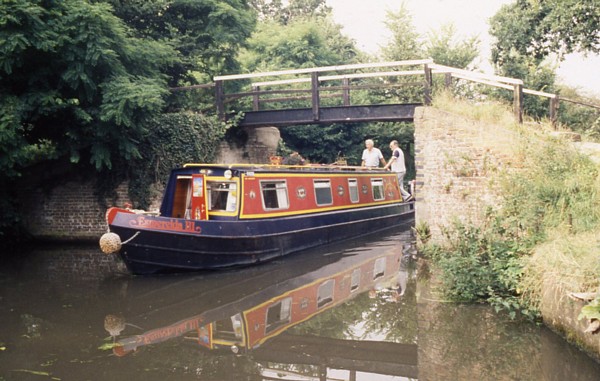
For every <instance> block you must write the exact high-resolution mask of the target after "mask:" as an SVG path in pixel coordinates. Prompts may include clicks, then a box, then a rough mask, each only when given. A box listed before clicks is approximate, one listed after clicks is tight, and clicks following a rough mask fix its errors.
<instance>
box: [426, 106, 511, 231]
mask: <svg viewBox="0 0 600 381" xmlns="http://www.w3.org/2000/svg"><path fill="white" fill-rule="evenodd" d="M515 144H516V137H515V133H514V132H513V131H510V130H508V129H503V128H502V127H499V126H495V125H490V124H485V123H482V122H476V121H473V120H469V119H467V118H465V117H462V116H460V115H455V114H452V113H449V112H446V111H442V110H438V109H435V108H432V107H419V108H417V109H416V111H415V165H416V186H415V190H416V200H417V203H416V206H415V210H416V221H417V224H419V223H421V222H424V223H427V225H429V227H430V229H431V233H432V240H433V241H434V242H438V243H441V242H442V241H443V238H444V237H443V229H444V227H449V226H451V225H452V223H453V221H454V220H459V221H461V222H465V223H468V222H472V223H474V224H479V223H481V222H482V221H483V217H484V215H485V210H486V208H487V207H497V206H498V205H499V202H500V199H499V193H498V192H499V191H498V188H499V187H498V181H499V178H500V173H501V170H503V169H510V168H511V167H512V166H514V165H515V157H514V156H513V153H512V152H513V149H512V148H513V147H514V146H515Z"/></svg>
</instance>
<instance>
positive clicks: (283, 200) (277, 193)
mask: <svg viewBox="0 0 600 381" xmlns="http://www.w3.org/2000/svg"><path fill="white" fill-rule="evenodd" d="M260 186H261V190H262V197H263V207H264V209H265V210H272V209H287V208H288V207H289V206H290V203H289V201H288V190H287V184H286V182H285V181H284V180H279V181H261V183H260Z"/></svg>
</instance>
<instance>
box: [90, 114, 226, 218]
mask: <svg viewBox="0 0 600 381" xmlns="http://www.w3.org/2000/svg"><path fill="white" fill-rule="evenodd" d="M229 127H230V125H229V124H226V123H223V122H221V121H220V120H218V119H217V117H215V116H204V115H202V114H198V113H192V112H180V113H170V114H162V115H159V116H157V117H155V118H153V119H151V120H150V121H149V122H148V124H147V125H146V128H145V131H146V132H145V134H144V136H143V137H142V139H141V140H140V142H139V148H140V152H141V157H140V158H139V159H136V160H134V161H133V162H130V163H127V164H125V165H124V166H123V170H119V169H118V168H116V169H115V170H113V171H105V172H103V173H102V174H101V176H100V179H99V182H98V189H99V196H100V197H99V199H100V200H104V199H106V198H110V196H111V192H112V191H114V189H115V187H116V186H117V185H118V184H119V183H120V182H122V181H123V180H125V179H128V180H129V196H130V198H131V200H132V201H133V202H134V206H135V207H137V208H142V209H145V208H148V207H149V205H150V202H151V200H152V198H153V196H157V194H155V193H156V192H157V191H161V189H156V188H155V186H156V185H159V186H160V185H161V184H162V185H164V184H165V181H166V180H167V178H168V175H169V172H170V171H171V169H173V168H175V167H179V166H181V165H183V164H185V163H192V162H196V163H197V162H202V163H208V162H212V161H213V160H214V156H215V154H216V152H217V148H218V146H219V142H220V140H221V138H222V137H223V136H224V135H225V131H226V130H227V129H228V128H229Z"/></svg>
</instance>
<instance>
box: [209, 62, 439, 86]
mask: <svg viewBox="0 0 600 381" xmlns="http://www.w3.org/2000/svg"><path fill="white" fill-rule="evenodd" d="M432 63H433V60H432V59H422V60H406V61H391V62H375V63H368V64H352V65H338V66H321V67H312V68H306V69H291V70H279V71H268V72H262V73H249V74H232V75H220V76H215V77H214V78H213V80H214V81H230V80H237V79H250V78H261V77H276V76H279V75H287V74H312V73H320V72H325V71H342V70H356V69H371V68H377V67H392V66H411V65H428V64H432Z"/></svg>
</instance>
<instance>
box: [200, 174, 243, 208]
mask: <svg viewBox="0 0 600 381" xmlns="http://www.w3.org/2000/svg"><path fill="white" fill-rule="evenodd" d="M206 187H207V189H208V192H207V193H208V210H210V211H213V212H215V211H224V212H234V211H235V210H236V203H237V192H236V191H237V184H236V183H234V182H231V181H207V182H206Z"/></svg>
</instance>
